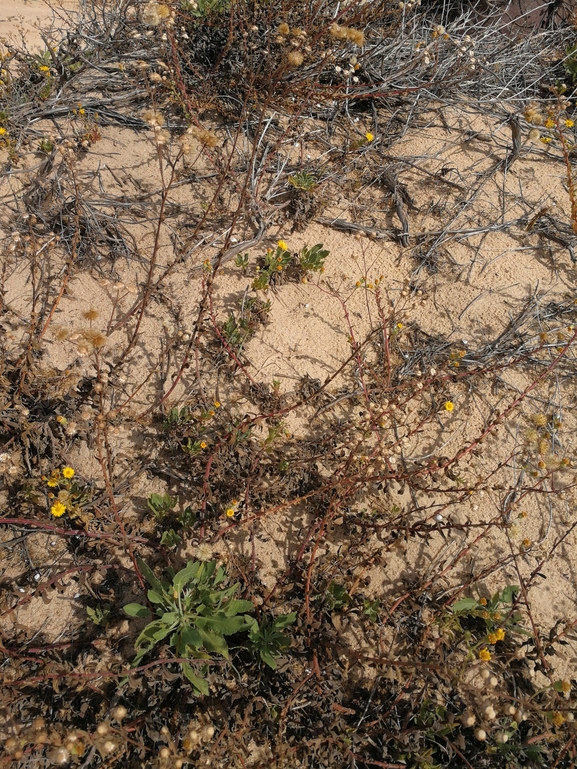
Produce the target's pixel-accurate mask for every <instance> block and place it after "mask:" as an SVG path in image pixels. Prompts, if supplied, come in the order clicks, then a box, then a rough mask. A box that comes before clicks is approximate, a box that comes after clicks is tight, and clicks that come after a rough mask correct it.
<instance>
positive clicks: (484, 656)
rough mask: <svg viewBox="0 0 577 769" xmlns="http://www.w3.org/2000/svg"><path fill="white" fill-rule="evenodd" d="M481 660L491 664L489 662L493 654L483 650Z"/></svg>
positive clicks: (480, 655) (480, 654)
mask: <svg viewBox="0 0 577 769" xmlns="http://www.w3.org/2000/svg"><path fill="white" fill-rule="evenodd" d="M479 659H480V660H483V662H489V660H490V659H491V652H490V651H489V649H481V651H480V652H479Z"/></svg>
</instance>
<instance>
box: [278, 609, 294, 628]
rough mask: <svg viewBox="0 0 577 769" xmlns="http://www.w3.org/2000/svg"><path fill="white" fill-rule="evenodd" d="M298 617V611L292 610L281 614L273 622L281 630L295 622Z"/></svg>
mask: <svg viewBox="0 0 577 769" xmlns="http://www.w3.org/2000/svg"><path fill="white" fill-rule="evenodd" d="M296 618H297V613H296V611H291V613H290V614H280V615H279V616H278V617H277V618H276V619H275V621H274V622H273V625H274V627H275V628H276V629H277V630H281V629H282V628H284V627H288V626H289V625H292V624H293V622H295V620H296Z"/></svg>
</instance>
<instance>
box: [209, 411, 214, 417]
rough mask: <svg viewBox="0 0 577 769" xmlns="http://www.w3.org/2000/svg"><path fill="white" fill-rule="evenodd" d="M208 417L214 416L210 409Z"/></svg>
mask: <svg viewBox="0 0 577 769" xmlns="http://www.w3.org/2000/svg"><path fill="white" fill-rule="evenodd" d="M208 416H209V417H213V416H214V409H210V411H209V412H208Z"/></svg>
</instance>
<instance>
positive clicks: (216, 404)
mask: <svg viewBox="0 0 577 769" xmlns="http://www.w3.org/2000/svg"><path fill="white" fill-rule="evenodd" d="M213 405H214V407H215V409H219V408H220V401H215V402H214V404H213Z"/></svg>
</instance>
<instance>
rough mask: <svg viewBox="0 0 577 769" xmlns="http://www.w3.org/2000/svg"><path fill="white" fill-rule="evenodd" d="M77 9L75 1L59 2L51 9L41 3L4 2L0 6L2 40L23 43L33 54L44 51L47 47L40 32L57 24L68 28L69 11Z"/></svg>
mask: <svg viewBox="0 0 577 769" xmlns="http://www.w3.org/2000/svg"><path fill="white" fill-rule="evenodd" d="M75 7H77V3H76V2H75V0H56V2H51V3H50V5H49V4H48V3H47V2H42V0H3V2H2V4H1V6H0V40H1V39H2V38H4V39H5V40H6V41H7V42H12V43H20V42H21V41H22V40H24V42H25V44H26V47H27V48H28V49H29V50H30V51H37V50H42V49H43V48H44V47H45V43H44V41H43V39H42V36H41V32H40V30H41V28H43V27H46V26H49V25H50V24H51V23H53V22H54V24H55V26H56V27H64V26H66V11H69V10H72V9H74V8H75Z"/></svg>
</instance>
